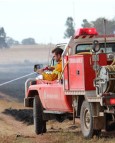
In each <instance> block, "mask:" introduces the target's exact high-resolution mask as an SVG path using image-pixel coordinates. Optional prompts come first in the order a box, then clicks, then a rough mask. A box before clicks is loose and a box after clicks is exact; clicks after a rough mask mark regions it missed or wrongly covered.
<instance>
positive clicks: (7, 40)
mask: <svg viewBox="0 0 115 143" xmlns="http://www.w3.org/2000/svg"><path fill="white" fill-rule="evenodd" d="M6 43H7V45H8V47H10V46H12V45H19V44H20V43H19V41H16V40H14V39H13V38H11V37H7V38H6Z"/></svg>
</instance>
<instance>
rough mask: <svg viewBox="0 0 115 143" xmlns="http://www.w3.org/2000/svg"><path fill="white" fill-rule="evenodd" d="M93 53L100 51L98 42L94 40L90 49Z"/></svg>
mask: <svg viewBox="0 0 115 143" xmlns="http://www.w3.org/2000/svg"><path fill="white" fill-rule="evenodd" d="M92 49H93V51H94V52H95V53H96V52H98V51H99V50H100V47H99V42H98V41H97V40H94V41H93V47H92Z"/></svg>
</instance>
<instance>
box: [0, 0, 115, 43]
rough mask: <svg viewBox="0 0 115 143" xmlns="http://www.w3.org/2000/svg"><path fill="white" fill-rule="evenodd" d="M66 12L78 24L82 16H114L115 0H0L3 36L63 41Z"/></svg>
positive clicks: (89, 17)
mask: <svg viewBox="0 0 115 143" xmlns="http://www.w3.org/2000/svg"><path fill="white" fill-rule="evenodd" d="M68 16H72V17H73V18H74V20H75V24H76V25H75V27H76V28H79V27H81V24H82V20H83V19H87V20H88V21H92V20H96V18H98V17H105V18H108V19H112V18H114V17H115V0H0V26H1V27H4V29H5V31H6V34H7V36H10V37H12V38H13V39H15V40H18V41H21V40H22V39H24V38H28V37H32V38H34V39H35V41H36V42H37V43H50V42H52V43H58V42H63V40H62V39H63V36H64V31H65V29H66V27H65V22H66V19H67V17H68Z"/></svg>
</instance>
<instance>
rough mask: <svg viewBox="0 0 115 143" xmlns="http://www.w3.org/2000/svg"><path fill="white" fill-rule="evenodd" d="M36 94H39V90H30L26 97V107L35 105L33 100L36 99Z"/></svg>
mask: <svg viewBox="0 0 115 143" xmlns="http://www.w3.org/2000/svg"><path fill="white" fill-rule="evenodd" d="M36 95H38V96H39V92H38V91H37V90H31V91H29V93H28V96H27V97H26V98H24V106H25V107H33V101H34V97H35V96H36Z"/></svg>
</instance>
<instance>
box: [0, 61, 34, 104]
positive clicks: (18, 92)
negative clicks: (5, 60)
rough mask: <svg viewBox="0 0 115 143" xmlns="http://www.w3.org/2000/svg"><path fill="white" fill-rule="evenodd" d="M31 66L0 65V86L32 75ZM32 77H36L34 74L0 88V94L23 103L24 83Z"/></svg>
mask: <svg viewBox="0 0 115 143" xmlns="http://www.w3.org/2000/svg"><path fill="white" fill-rule="evenodd" d="M33 65H34V64H25V63H23V64H7V65H2V64H0V84H2V83H4V82H7V81H10V80H13V79H16V78H19V77H22V76H25V75H27V74H30V73H32V72H33ZM33 77H36V73H35V74H33V75H30V76H28V77H25V78H22V79H18V80H16V81H13V82H11V83H8V84H5V85H3V86H0V92H2V93H3V94H6V95H9V96H11V97H13V98H14V99H16V100H18V101H20V102H23V99H24V96H25V91H24V88H25V81H26V80H27V79H28V78H33ZM0 97H1V96H0Z"/></svg>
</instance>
